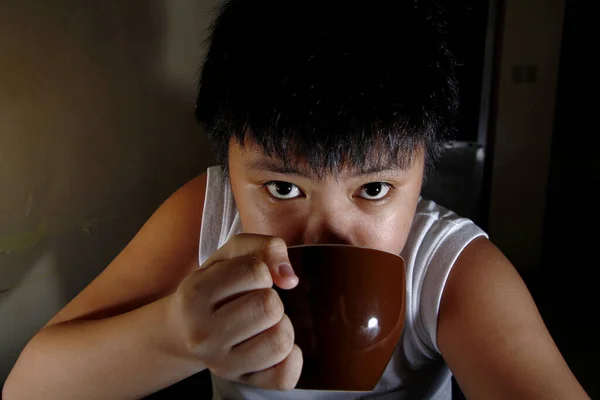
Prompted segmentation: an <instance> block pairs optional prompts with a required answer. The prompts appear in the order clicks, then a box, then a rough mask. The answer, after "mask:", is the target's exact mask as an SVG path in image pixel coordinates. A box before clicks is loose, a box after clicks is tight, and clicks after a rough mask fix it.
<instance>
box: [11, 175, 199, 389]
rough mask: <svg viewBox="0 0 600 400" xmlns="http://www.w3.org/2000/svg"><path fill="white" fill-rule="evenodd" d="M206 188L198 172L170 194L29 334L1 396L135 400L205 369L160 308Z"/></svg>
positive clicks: (192, 237)
mask: <svg viewBox="0 0 600 400" xmlns="http://www.w3.org/2000/svg"><path fill="white" fill-rule="evenodd" d="M205 190H206V176H205V175H202V176H199V177H198V178H196V179H194V180H192V181H190V182H189V183H188V184H186V185H185V186H184V187H182V188H181V189H180V190H178V191H177V192H176V193H175V194H173V195H172V196H171V197H170V198H169V199H168V200H167V201H166V202H165V203H164V204H163V205H162V206H161V207H160V208H159V209H158V210H157V211H156V212H155V213H154V215H153V216H152V217H151V218H150V219H149V220H148V222H146V224H145V225H144V226H143V227H142V229H141V230H140V231H139V232H138V234H137V235H136V236H135V238H134V239H133V240H132V241H131V242H130V243H129V244H128V245H127V247H126V248H125V249H124V250H123V251H122V252H121V253H120V254H119V255H118V256H117V257H116V258H115V260H114V261H113V262H112V263H111V264H110V265H109V266H108V267H107V268H106V269H105V270H104V271H103V272H102V273H101V274H100V275H99V276H98V277H97V278H96V279H95V280H94V281H93V282H92V283H91V284H90V285H89V286H88V287H86V288H85V289H84V290H83V291H82V292H81V293H80V294H79V295H78V296H77V297H75V299H73V300H72V301H71V302H70V303H69V304H68V305H67V306H66V307H65V308H64V309H62V310H61V311H60V312H59V313H58V314H57V315H56V316H55V317H54V318H52V319H51V320H50V321H49V322H48V324H46V326H45V327H44V328H43V329H42V330H41V331H40V332H39V333H38V334H37V335H35V336H34V337H33V339H32V340H31V341H30V342H29V343H28V344H27V346H26V347H25V349H24V350H23V352H22V353H21V355H20V357H19V359H18V361H17V363H16V364H15V366H14V368H13V370H12V371H11V373H10V375H9V377H8V379H7V381H6V383H5V386H4V389H3V398H4V399H6V400H13V399H34V398H35V399H38V398H45V399H54V398H56V399H70V398H73V399H81V398H86V399H92V398H114V399H117V398H139V397H141V396H144V395H146V394H149V393H151V392H154V391H156V390H158V389H161V388H163V387H166V386H168V385H170V384H172V383H175V382H177V381H179V380H181V379H183V378H185V377H187V376H190V375H192V374H194V373H195V372H198V371H200V370H202V369H204V365H202V363H201V362H200V361H199V360H198V359H197V358H196V357H195V356H193V355H192V354H191V352H190V351H189V350H188V349H187V347H186V346H185V345H184V343H183V340H182V339H181V338H179V337H177V333H176V331H175V329H172V327H173V324H172V323H171V321H169V315H170V314H169V313H168V312H167V309H168V307H169V304H170V300H171V297H170V295H171V294H172V293H173V292H175V290H176V289H177V287H178V285H179V283H180V282H181V281H182V280H183V279H184V278H185V276H187V275H188V274H189V272H190V271H191V270H193V269H194V268H195V267H197V266H198V261H197V257H198V253H197V251H198V240H199V234H200V225H201V218H202V204H203V203H204V194H205ZM32 382H35V384H32Z"/></svg>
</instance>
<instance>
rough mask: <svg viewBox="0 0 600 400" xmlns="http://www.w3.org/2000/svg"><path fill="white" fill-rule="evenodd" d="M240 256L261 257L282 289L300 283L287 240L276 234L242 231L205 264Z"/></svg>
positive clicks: (274, 281)
mask: <svg viewBox="0 0 600 400" xmlns="http://www.w3.org/2000/svg"><path fill="white" fill-rule="evenodd" d="M240 256H254V257H257V258H260V259H261V260H262V261H263V262H264V263H265V264H267V266H268V267H269V271H270V272H271V277H272V279H273V283H274V284H275V285H276V286H278V287H280V288H281V289H292V288H294V287H296V285H298V276H296V274H295V273H294V268H293V267H292V265H291V264H290V259H289V257H288V251H287V245H286V243H285V240H283V239H282V238H280V237H276V236H267V235H260V234H255V233H240V234H238V235H236V236H234V237H233V238H231V239H230V240H229V241H228V242H227V243H225V244H224V245H223V247H221V248H220V249H219V250H217V251H216V252H215V253H214V254H213V255H212V256H210V257H209V258H208V260H206V261H205V263H204V266H205V267H206V268H207V267H210V266H211V265H212V264H215V263H217V262H219V261H223V260H226V259H230V258H234V257H240Z"/></svg>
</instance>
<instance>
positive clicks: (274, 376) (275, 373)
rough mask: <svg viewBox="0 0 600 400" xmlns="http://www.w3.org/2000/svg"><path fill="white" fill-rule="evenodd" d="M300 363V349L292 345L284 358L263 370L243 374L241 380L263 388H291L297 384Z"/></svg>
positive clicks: (300, 371) (300, 367) (301, 361)
mask: <svg viewBox="0 0 600 400" xmlns="http://www.w3.org/2000/svg"><path fill="white" fill-rule="evenodd" d="M302 364H303V360H302V351H301V350H300V348H299V347H298V346H296V345H294V347H293V348H292V351H291V352H290V354H289V355H288V356H287V358H286V359H285V360H283V361H282V362H280V363H279V364H277V365H275V366H273V367H270V368H267V369H265V370H263V371H259V372H254V373H251V374H247V375H244V376H243V377H242V378H241V382H242V383H245V384H247V385H251V386H256V387H260V388H263V389H272V390H291V389H293V388H295V387H296V385H297V384H298V380H299V379H300V374H301V373H302Z"/></svg>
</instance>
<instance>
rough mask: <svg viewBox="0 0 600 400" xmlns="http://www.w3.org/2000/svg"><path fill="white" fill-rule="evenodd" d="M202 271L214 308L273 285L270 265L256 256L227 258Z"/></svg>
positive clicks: (204, 284)
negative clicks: (241, 295) (247, 293)
mask: <svg viewBox="0 0 600 400" xmlns="http://www.w3.org/2000/svg"><path fill="white" fill-rule="evenodd" d="M201 271H203V272H204V274H205V276H204V277H203V279H204V280H203V283H202V285H203V287H204V288H205V289H206V290H207V295H208V301H209V302H210V304H212V305H213V308H214V310H217V309H218V308H219V307H221V305H222V304H223V303H225V302H227V301H229V300H231V299H232V298H235V297H237V296H239V295H240V294H244V293H246V292H249V291H253V290H259V289H269V288H271V287H273V279H272V277H271V271H270V270H269V267H267V264H265V263H264V262H263V261H262V260H261V259H259V258H258V257H254V256H242V257H235V258H231V259H227V260H224V261H220V262H217V263H216V264H214V268H208V269H206V270H201Z"/></svg>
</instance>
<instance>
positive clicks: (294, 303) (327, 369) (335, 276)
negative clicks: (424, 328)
mask: <svg viewBox="0 0 600 400" xmlns="http://www.w3.org/2000/svg"><path fill="white" fill-rule="evenodd" d="M288 254H289V259H290V262H291V264H292V266H293V268H294V271H295V272H296V274H297V275H298V277H299V278H300V282H299V284H298V286H297V287H296V288H294V289H292V290H282V289H276V290H277V292H278V293H279V296H280V297H281V300H282V302H283V305H284V308H285V312H286V314H287V315H288V316H289V317H290V320H291V321H292V325H293V326H294V333H295V342H296V344H297V345H298V346H299V347H300V349H302V354H303V357H304V366H303V369H302V374H301V376H300V380H299V382H298V385H297V386H296V388H297V389H312V390H335V391H370V390H373V389H374V388H375V385H376V384H377V382H378V381H379V378H380V377H381V375H382V374H383V372H384V370H385V368H386V366H387V364H388V362H389V360H390V359H391V357H392V355H393V352H394V349H395V347H396V344H397V343H398V340H399V339H400V336H401V333H402V328H403V325H404V313H405V301H406V300H405V298H406V283H405V264H404V260H403V259H402V258H401V257H400V256H399V255H396V254H393V253H388V252H385V251H381V250H375V249H371V248H365V247H357V246H349V245H301V246H291V247H289V248H288Z"/></svg>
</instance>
